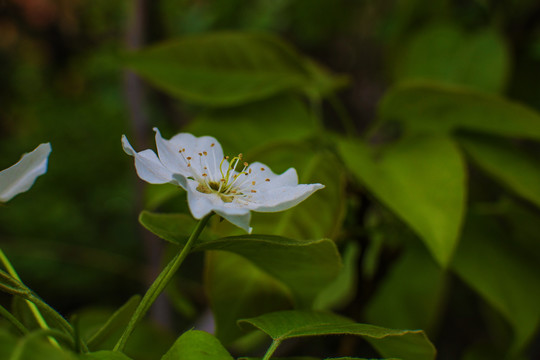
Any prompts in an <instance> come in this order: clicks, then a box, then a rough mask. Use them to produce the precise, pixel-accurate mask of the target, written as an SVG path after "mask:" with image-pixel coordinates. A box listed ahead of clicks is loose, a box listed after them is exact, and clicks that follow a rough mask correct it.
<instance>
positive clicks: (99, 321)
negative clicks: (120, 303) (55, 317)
mask: <svg viewBox="0 0 540 360" xmlns="http://www.w3.org/2000/svg"><path fill="white" fill-rule="evenodd" d="M131 301H134V300H131ZM128 304H129V302H128ZM124 306H126V305H124ZM115 310H116V311H115ZM118 311H119V310H117V309H104V308H89V309H84V310H82V311H79V312H77V318H78V319H79V327H80V332H81V337H82V338H83V339H89V338H91V337H92V336H93V335H94V334H96V332H98V331H99V330H100V329H101V328H103V324H105V323H106V322H107V321H109V320H110V319H111V317H112V316H113V315H114V314H115V312H118ZM108 330H112V328H108ZM123 330H124V329H123V328H118V329H115V330H114V332H111V336H108V337H106V338H104V339H103V343H102V344H100V345H99V349H100V350H109V349H112V348H113V347H114V345H115V344H116V340H117V339H119V338H120V336H121V335H122V332H123ZM175 339H176V336H173V334H171V333H170V332H168V331H165V330H164V329H163V328H162V327H160V326H158V325H156V324H153V323H151V322H149V321H146V320H144V321H142V322H141V323H140V324H139V325H138V326H137V328H136V329H135V331H134V332H133V334H132V336H131V339H130V341H129V342H128V344H127V348H126V351H125V354H126V355H127V356H128V357H130V358H133V359H136V360H153V359H158V358H159V357H160V356H162V355H163V354H164V353H165V352H166V351H167V350H168V349H169V348H170V347H171V345H172V344H173V343H174V340H175ZM96 347H97V346H96ZM92 350H96V349H95V348H94V349H92ZM99 352H100V351H97V353H99Z"/></svg>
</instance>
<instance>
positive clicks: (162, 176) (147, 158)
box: [122, 135, 185, 188]
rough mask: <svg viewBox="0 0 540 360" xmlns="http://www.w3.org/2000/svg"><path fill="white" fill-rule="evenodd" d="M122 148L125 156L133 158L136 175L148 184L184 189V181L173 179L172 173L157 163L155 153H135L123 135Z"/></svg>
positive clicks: (159, 162)
mask: <svg viewBox="0 0 540 360" xmlns="http://www.w3.org/2000/svg"><path fill="white" fill-rule="evenodd" d="M122 147H123V148H124V151H125V152H126V154H128V155H131V156H133V157H134V158H135V169H136V170H137V175H139V177H140V178H141V179H143V180H144V181H146V182H148V183H150V184H166V183H171V184H176V185H180V186H181V187H183V188H185V179H184V181H177V180H175V179H174V178H173V174H172V172H171V171H170V170H169V169H167V168H166V167H165V166H163V164H162V163H161V161H159V159H158V157H157V155H156V153H154V152H153V151H152V150H144V151H141V152H136V151H135V150H134V149H133V147H132V146H131V144H130V143H129V141H128V139H127V138H126V136H125V135H122Z"/></svg>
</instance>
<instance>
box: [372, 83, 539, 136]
mask: <svg viewBox="0 0 540 360" xmlns="http://www.w3.org/2000/svg"><path fill="white" fill-rule="evenodd" d="M379 118H380V119H381V120H382V121H398V122H401V123H403V124H405V126H406V129H407V130H408V131H414V132H431V133H448V132H451V131H454V130H457V129H468V130H474V131H480V132H486V133H490V134H495V135H504V136H514V137H522V138H528V139H535V140H540V115H539V114H538V113H537V112H535V111H534V110H532V109H530V108H527V107H525V106H523V105H521V104H519V103H516V102H513V101H510V100H507V99H504V98H501V97H498V96H495V95H488V94H485V93H482V92H477V91H473V90H470V89H465V88H461V87H457V86H446V85H442V84H436V83H421V82H410V83H404V84H401V85H398V86H395V87H394V88H392V89H391V90H390V91H388V92H387V94H386V95H385V97H384V98H383V100H382V101H381V103H380V105H379Z"/></svg>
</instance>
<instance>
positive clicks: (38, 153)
mask: <svg viewBox="0 0 540 360" xmlns="http://www.w3.org/2000/svg"><path fill="white" fill-rule="evenodd" d="M50 153H51V144H49V143H45V144H41V145H39V146H38V147H37V148H35V149H34V150H33V151H32V152H30V153H27V154H24V155H23V156H22V158H21V160H19V162H17V163H16V164H15V165H12V166H10V167H9V168H7V169H5V170H2V171H0V202H6V201H8V200H10V199H11V198H13V197H14V196H15V195H17V194H20V193H22V192H25V191H27V190H28V189H30V188H31V187H32V185H33V184H34V182H35V181H36V179H37V177H38V176H40V175H43V174H45V173H46V172H47V162H48V159H49V154H50Z"/></svg>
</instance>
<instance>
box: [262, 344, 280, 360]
mask: <svg viewBox="0 0 540 360" xmlns="http://www.w3.org/2000/svg"><path fill="white" fill-rule="evenodd" d="M279 344H281V340H274V341H272V345H270V347H269V348H268V350H266V354H264V357H263V358H262V360H270V358H271V357H272V355H273V354H274V351H276V349H277V347H278V346H279Z"/></svg>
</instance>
